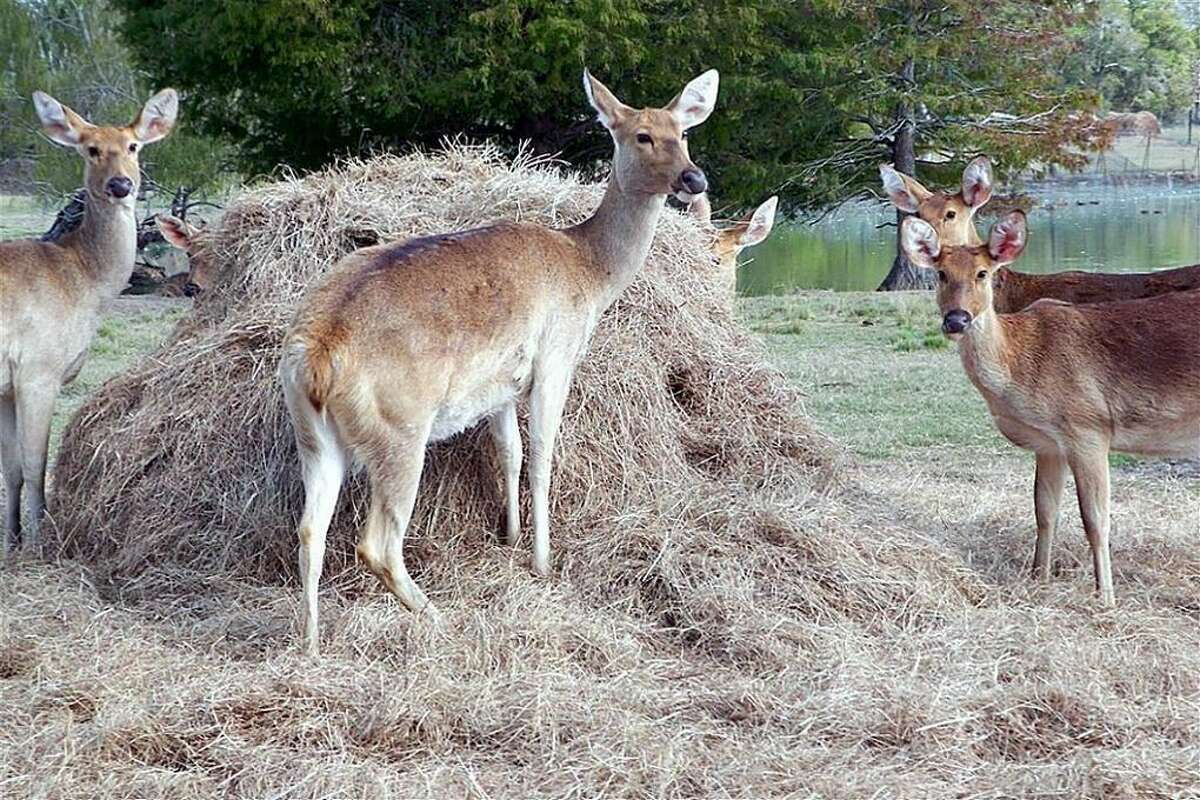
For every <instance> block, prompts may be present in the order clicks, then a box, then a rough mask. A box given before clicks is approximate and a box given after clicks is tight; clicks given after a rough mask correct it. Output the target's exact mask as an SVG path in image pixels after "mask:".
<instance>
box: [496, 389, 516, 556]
mask: <svg viewBox="0 0 1200 800" xmlns="http://www.w3.org/2000/svg"><path fill="white" fill-rule="evenodd" d="M489 428H490V429H491V432H492V442H493V443H494V444H495V445H496V455H497V457H498V458H499V459H500V468H501V469H502V470H503V471H504V499H505V508H506V510H507V524H506V526H505V533H506V538H507V540H508V543H509V544H510V545H514V546H515V545H516V544H517V540H518V539H520V538H521V506H520V496H519V494H518V492H519V488H520V487H519V484H520V480H521V430H520V428H519V427H518V426H517V404H516V401H512V402H510V403H508V405H506V406H504V408H502V409H500V410H499V411H497V412H496V413H495V414H494V415H492V419H491V422H490V423H489Z"/></svg>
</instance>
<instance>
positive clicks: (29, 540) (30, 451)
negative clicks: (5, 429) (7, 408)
mask: <svg viewBox="0 0 1200 800" xmlns="http://www.w3.org/2000/svg"><path fill="white" fill-rule="evenodd" d="M57 396H58V386H57V385H54V386H48V385H45V384H41V385H38V384H34V385H25V386H21V387H20V390H19V391H18V394H17V428H18V430H19V431H20V443H21V477H22V478H23V480H24V482H25V490H26V499H27V500H28V502H29V530H28V531H26V533H25V536H24V539H23V541H22V545H23V547H24V549H25V552H27V553H31V554H33V555H37V554H38V553H39V551H40V547H41V541H40V537H41V527H42V518H43V517H44V516H45V514H46V450H47V449H49V447H50V421H51V420H52V419H53V417H54V401H55V400H56V399H57Z"/></svg>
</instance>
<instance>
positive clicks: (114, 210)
mask: <svg viewBox="0 0 1200 800" xmlns="http://www.w3.org/2000/svg"><path fill="white" fill-rule="evenodd" d="M33 103H34V107H35V109H36V110H37V114H38V117H39V118H40V120H41V123H42V130H43V131H44V132H45V134H46V136H48V137H49V138H50V139H51V140H52V141H54V142H57V143H58V144H61V145H63V146H65V147H71V148H74V149H75V150H76V151H78V153H79V155H80V156H82V157H83V163H84V188H85V189H86V190H87V197H86V200H85V203H84V205H85V208H84V215H83V221H82V222H81V223H80V225H79V227H78V228H77V229H75V230H74V231H71V232H70V233H68V234H66V235H65V236H63V237H62V238H61V239H60V240H59V241H58V242H45V241H37V240H18V241H10V242H0V471H3V473H4V485H5V490H6V493H7V497H8V515H7V517H8V518H7V529H8V531H7V535H6V536H5V537H4V548H5V549H7V545H8V538H9V536H11V537H13V538H14V539H17V540H20V539H21V538H22V536H21V490H22V484H23V485H24V488H25V489H26V490H27V496H28V497H27V499H28V503H29V512H30V520H29V521H30V527H29V530H28V532H27V535H26V536H25V537H24V543H25V546H26V549H28V550H32V551H36V549H37V546H38V529H39V527H40V525H41V521H42V516H43V515H44V513H45V507H46V503H45V481H46V449H47V446H48V439H49V434H50V420H51V417H52V416H53V414H54V403H55V400H56V399H57V397H58V392H59V390H60V389H61V388H62V386H63V385H64V384H66V383H69V382H70V381H71V380H72V379H74V378H75V376H76V375H77V374H78V372H79V369H80V367H81V366H82V365H83V361H84V358H85V357H86V355H87V349H88V346H89V344H90V343H91V340H92V336H93V334H94V333H95V331H96V327H97V325H98V324H99V322H100V307H101V304H102V303H104V302H105V301H106V300H109V299H111V298H113V297H116V296H117V295H118V294H120V292H121V290H122V289H124V288H125V285H126V284H127V283H129V276H130V274H131V273H132V272H133V265H134V256H135V254H136V250H137V221H136V219H135V217H134V203H135V202H136V200H137V192H138V184H139V182H140V175H139V172H138V151H139V150H140V149H141V148H142V147H143V146H144V145H147V144H150V143H151V142H156V141H158V140H159V139H161V138H163V137H164V136H166V135H167V134H168V133H170V131H171V128H172V127H174V125H175V116H176V114H177V113H178V110H179V98H178V96H177V95H176V94H175V90H174V89H164V90H163V91H161V92H159V93H158V94H156V95H154V96H153V97H151V98H150V100H149V101H148V102H147V103H146V105H145V107H143V108H142V110H141V112H140V113H139V114H138V116H137V118H136V119H134V120H133V122H131V123H130V124H129V125H126V126H124V127H101V126H97V125H92V124H91V123H89V122H87V121H86V120H85V119H83V118H82V117H81V116H79V115H78V114H76V113H75V112H74V111H72V110H71V109H69V108H67V107H66V106H64V105H62V104H61V103H59V102H58V101H57V100H55V99H54V98H52V97H50V96H49V95H47V94H43V93H42V92H34V95H33Z"/></svg>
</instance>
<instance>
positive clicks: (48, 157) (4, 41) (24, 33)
mask: <svg viewBox="0 0 1200 800" xmlns="http://www.w3.org/2000/svg"><path fill="white" fill-rule="evenodd" d="M117 19H118V18H117V15H116V14H115V13H114V11H113V9H112V7H111V6H110V5H109V3H108V2H107V0H28V1H26V2H21V0H0V28H2V29H3V30H5V31H6V32H7V33H6V35H5V36H4V37H3V38H0V159H5V158H14V157H34V158H36V162H35V163H36V166H35V170H34V177H35V179H36V180H37V181H38V183H39V186H40V188H41V189H42V190H43V192H44V193H48V194H51V195H55V196H57V195H61V194H64V193H67V192H70V191H71V190H73V189H74V188H75V187H77V186H78V185H79V183H80V175H81V173H80V160H79V156H78V155H77V154H76V153H74V152H72V151H70V150H68V149H65V148H62V147H60V146H58V145H54V144H51V143H50V142H49V141H47V140H45V139H44V138H43V137H42V136H41V135H40V134H39V133H38V131H39V126H38V123H37V118H36V116H35V114H34V110H33V103H32V102H31V101H30V95H31V94H32V93H33V91H34V90H35V89H40V90H42V91H45V92H47V93H49V94H51V95H53V96H54V97H56V98H58V99H59V100H60V101H62V102H64V103H66V104H67V105H69V106H71V107H72V108H74V109H75V110H76V111H78V112H79V113H80V114H82V115H83V116H84V117H85V118H86V119H88V120H89V121H91V122H94V123H96V124H124V123H126V122H128V121H130V120H132V119H133V118H134V115H135V114H136V113H137V110H138V109H139V108H140V107H141V104H142V103H143V102H145V100H146V98H148V97H149V96H150V94H151V92H152V90H153V88H157V87H153V86H152V84H151V83H150V82H149V81H147V80H146V76H145V75H144V74H142V73H140V72H138V71H137V70H135V69H134V68H133V66H132V64H131V61H130V59H129V54H128V50H127V48H126V47H125V45H124V44H123V43H122V41H121V40H120V38H119V37H118V32H117V27H116V22H117ZM187 116H188V108H187V103H186V102H185V104H184V110H183V119H184V124H183V125H182V126H181V128H180V129H178V130H176V132H175V133H174V134H172V135H171V136H169V137H168V138H166V139H164V140H163V141H161V142H159V143H157V144H155V145H154V146H153V147H150V148H147V149H146V151H145V153H144V155H143V156H142V167H143V170H144V172H145V173H146V174H147V175H148V176H150V177H152V178H153V179H154V180H155V181H157V182H159V183H161V184H163V185H171V186H173V185H180V184H187V185H190V186H212V185H213V184H214V182H215V181H217V180H219V179H220V178H221V177H222V176H221V175H220V172H221V170H220V167H221V165H222V164H224V163H226V162H228V160H229V156H228V154H227V152H226V150H227V148H226V147H225V146H223V145H220V144H219V143H217V142H215V141H214V140H212V139H209V138H205V137H201V136H198V135H195V134H193V133H191V132H190V131H189V130H188V126H187V124H186V120H187Z"/></svg>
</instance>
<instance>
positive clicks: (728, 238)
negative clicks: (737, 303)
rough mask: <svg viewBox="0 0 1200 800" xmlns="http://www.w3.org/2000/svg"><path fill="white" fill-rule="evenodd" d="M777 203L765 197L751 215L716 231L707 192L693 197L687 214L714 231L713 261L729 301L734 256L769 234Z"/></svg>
mask: <svg viewBox="0 0 1200 800" xmlns="http://www.w3.org/2000/svg"><path fill="white" fill-rule="evenodd" d="M778 203H779V198H778V197H774V196H772V197H769V198H767V199H766V200H765V201H764V202H763V204H762V205H760V206H759V207H758V208H756V209H754V213H753V214H751V215H750V216H749V217H747V218H746V219H744V220H741V221H740V222H737V223H735V224H733V225H731V226H729V227H728V228H717V227H716V226H715V225H713V224H712V206H711V205H709V201H708V194H707V193H705V194H703V195H701V196H700V197H698V198H696V200H694V201H693V202H692V204H691V205H689V206H688V208H687V213H688V214H689V215H691V216H692V217H695V218H696V219H697V220H698V221H699V222H700V224H701V225H703V226H704V227H706V228H711V229H712V230H713V231H714V236H715V238H714V240H713V258H715V259H716V261H717V269H718V271H719V274H720V277H721V283H722V285H723V286H724V288H725V289H726V291H727V292H728V293H729V297H730V299H732V298H733V297H734V296H736V294H737V269H738V260H737V257H738V255H739V254H740V253H741V252H742V251H743V250H745V249H746V248H747V247H753V246H754V245H756V244H759V243H760V242H762V241H763V240H764V239H766V238H767V237H768V236H770V235H771V228H772V227H773V226H774V225H775V207H776V205H777V204H778Z"/></svg>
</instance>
